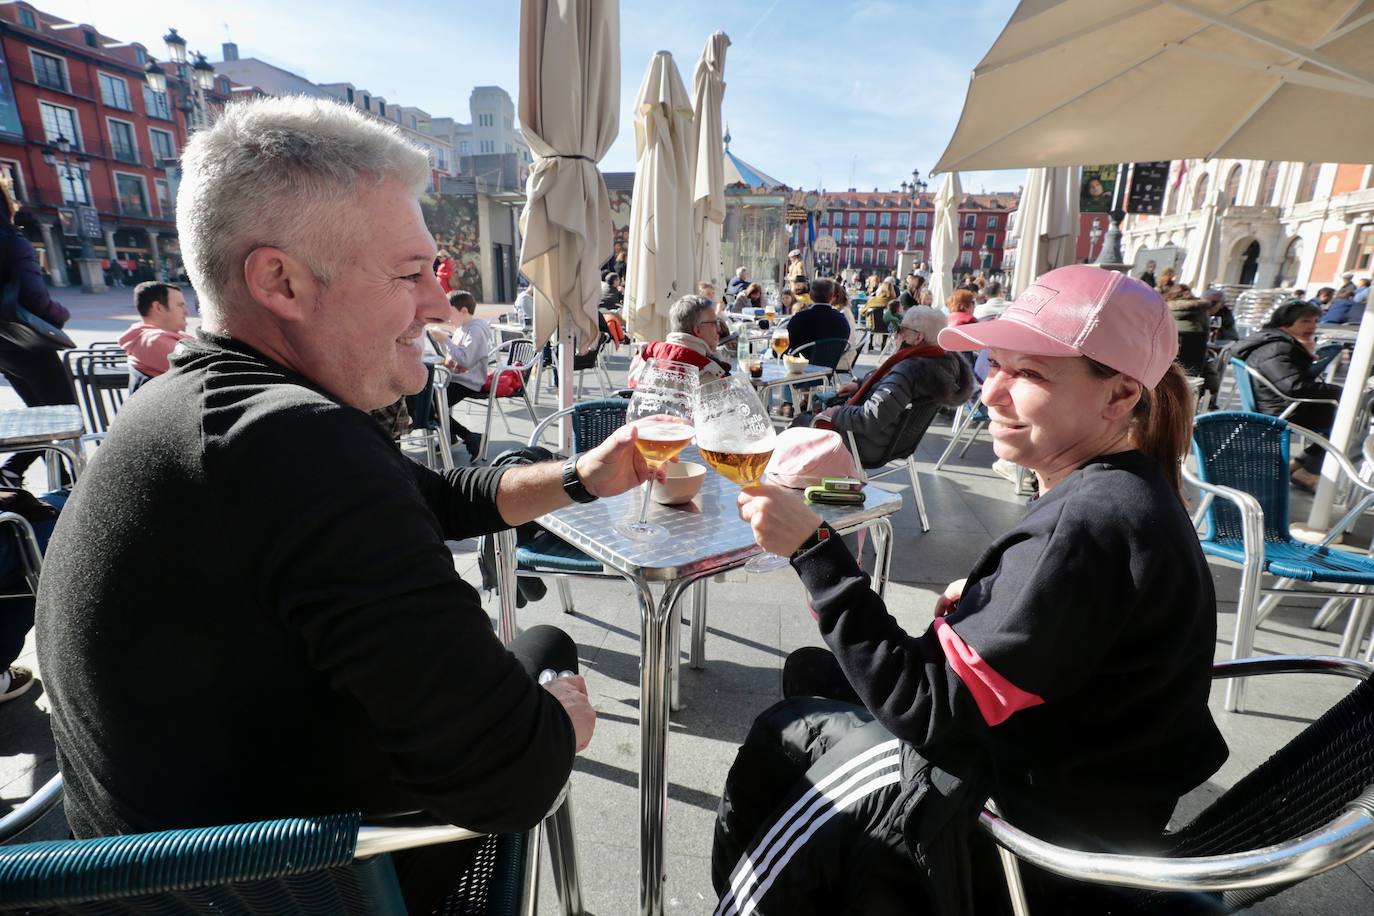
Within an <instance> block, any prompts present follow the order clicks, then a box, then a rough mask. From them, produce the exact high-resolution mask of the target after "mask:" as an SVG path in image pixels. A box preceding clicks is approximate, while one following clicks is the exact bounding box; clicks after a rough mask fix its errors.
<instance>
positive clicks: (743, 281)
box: [725, 267, 749, 301]
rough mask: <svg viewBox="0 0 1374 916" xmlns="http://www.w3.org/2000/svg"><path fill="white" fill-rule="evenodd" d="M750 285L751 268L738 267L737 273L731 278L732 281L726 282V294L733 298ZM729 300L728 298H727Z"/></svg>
mask: <svg viewBox="0 0 1374 916" xmlns="http://www.w3.org/2000/svg"><path fill="white" fill-rule="evenodd" d="M748 286H749V270H748V268H745V267H736V268H735V275H734V276H733V277H731V278H730V282H729V283H727V284H725V295H726V296H727V297H728V298H729V299H733V298H734V297H736V296H738V295H739V294H740V293H742V292H744V290H745V289H746V288H747V287H748ZM727 301H728V300H727Z"/></svg>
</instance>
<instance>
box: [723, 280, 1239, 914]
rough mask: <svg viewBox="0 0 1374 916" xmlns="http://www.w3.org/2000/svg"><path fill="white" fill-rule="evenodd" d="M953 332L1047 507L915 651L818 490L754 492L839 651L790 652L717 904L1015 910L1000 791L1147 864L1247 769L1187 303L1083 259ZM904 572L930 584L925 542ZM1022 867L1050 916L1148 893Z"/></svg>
mask: <svg viewBox="0 0 1374 916" xmlns="http://www.w3.org/2000/svg"><path fill="white" fill-rule="evenodd" d="M939 342H940V345H941V346H942V347H944V348H945V349H946V350H980V349H988V350H989V351H990V353H989V355H990V365H991V367H992V371H991V373H990V374H989V376H988V379H987V382H986V383H985V384H984V386H983V393H982V399H983V401H984V403H985V404H986V406H987V409H988V413H989V414H990V416H991V426H990V429H991V432H992V437H993V443H994V449H995V451H996V452H997V454H998V456H999V457H1001V458H1005V459H1007V460H1009V461H1014V462H1016V463H1017V464H1020V465H1023V466H1025V467H1028V468H1030V469H1032V470H1034V471H1035V472H1036V474H1037V475H1038V476H1039V478H1040V492H1041V495H1040V497H1039V498H1038V499H1037V500H1035V501H1034V502H1032V503H1031V504H1030V506H1029V507H1028V508H1027V510H1026V513H1025V516H1024V517H1023V518H1022V520H1021V521H1020V522H1019V523H1018V524H1016V525H1015V526H1014V527H1013V528H1012V529H1011V530H1010V531H1008V532H1006V533H1005V534H1003V535H1002V536H1001V537H998V538H997V539H995V540H994V541H993V543H992V544H991V546H989V547H988V548H987V550H986V551H985V552H984V553H983V555H982V556H981V557H980V558H979V559H978V560H977V562H976V563H975V564H974V565H973V568H972V570H971V571H970V573H969V575H968V578H967V579H964V580H961V581H959V582H956V583H954V584H952V585H951V586H950V587H949V588H948V589H947V590H946V591H945V593H944V595H943V596H941V598H940V599H939V601H938V602H937V604H936V609H935V614H936V617H935V620H934V622H933V623H932V624H931V626H930V627H929V628H928V629H926V630H925V632H924V633H921V634H919V635H911V634H909V633H907V632H905V631H904V630H903V629H902V628H901V627H900V626H899V625H898V624H897V622H896V621H895V620H894V619H893V618H892V617H891V616H890V615H889V614H888V613H887V611H886V609H885V607H884V606H883V602H882V599H880V598H879V597H878V596H877V595H876V594H875V593H874V592H873V591H872V590H871V589H870V588H869V582H868V577H867V576H865V575H864V574H863V573H862V572H861V571H860V570H859V567H858V565H857V564H856V563H855V561H854V558H853V557H852V556H851V555H850V553H849V551H848V550H847V549H846V547H845V546H844V544H843V543H842V542H841V541H840V539H839V538H838V537H836V536H834V533H833V532H832V531H830V529H829V528H827V527H826V526H825V525H824V524H823V523H822V522H821V520H820V518H819V517H818V516H817V515H816V514H815V513H814V512H812V510H811V509H810V508H809V507H808V506H806V505H805V503H804V502H802V500H801V499H800V498H799V497H798V496H797V495H796V494H795V493H794V492H792V491H789V490H786V489H783V488H780V487H771V486H764V487H759V488H752V489H751V490H750V491H749V492H748V493H747V494H741V497H740V505H741V513H742V514H743V516H744V518H745V519H746V520H748V521H749V522H750V523H751V524H752V526H753V529H754V534H755V537H756V538H757V540H758V542H759V544H761V545H762V546H763V547H764V548H765V549H767V550H771V551H773V552H775V553H779V554H782V555H784V556H786V555H791V556H792V565H793V567H794V568H795V569H796V570H797V573H798V575H799V576H800V577H801V580H802V582H803V584H804V585H805V586H806V588H807V590H808V592H809V593H810V598H811V604H812V607H813V609H814V613H815V615H816V617H817V620H818V622H819V624H820V632H821V635H822V637H823V638H824V639H825V641H826V644H827V645H828V646H829V649H830V652H832V653H833V655H831V654H830V653H826V652H825V650H799V651H798V652H796V653H793V655H792V656H791V657H789V659H788V661H787V664H786V666H785V668H784V673H783V693H784V695H785V696H787V697H788V699H786V700H784V701H783V702H782V703H780V704H778V705H776V706H774V707H772V708H771V709H769V710H767V711H766V712H765V713H763V714H762V715H761V716H760V717H759V719H758V720H757V721H756V723H755V725H754V728H753V730H752V731H751V733H750V736H749V738H748V739H747V740H746V742H745V745H744V747H743V748H741V750H740V754H739V756H738V758H737V759H736V761H735V764H734V766H733V767H732V769H731V772H730V776H729V778H728V779H727V781H726V788H725V794H724V798H723V800H722V803H721V813H720V817H719V819H718V821H717V826H716V833H715V846H714V849H713V855H712V876H713V878H714V880H715V882H716V888H717V891H718V892H719V893H720V895H721V902H720V905H719V907H718V909H717V912H718V913H723V914H734V913H742V912H747V911H750V910H752V911H755V912H759V913H821V912H863V913H887V912H893V913H896V912H904V913H972V912H976V913H980V914H981V913H985V912H987V913H993V912H1001V911H1004V910H1005V909H1006V908H1007V897H1006V891H1005V884H1004V882H1003V879H1002V876H1001V872H1000V868H999V866H998V864H997V861H996V857H995V856H993V855H991V847H990V841H988V840H987V839H986V838H985V837H984V836H983V835H982V834H981V833H978V832H977V831H976V830H975V828H974V826H973V824H974V818H975V817H976V814H977V812H978V810H979V809H980V808H981V806H982V804H983V802H984V800H985V799H986V798H988V797H991V798H993V799H994V800H995V801H996V802H997V803H998V804H999V805H1000V806H1001V808H1002V810H1003V811H1004V813H1006V815H1007V816H1008V817H1009V818H1010V819H1011V820H1012V821H1013V822H1015V823H1017V824H1018V825H1020V826H1022V827H1024V828H1027V829H1029V830H1031V831H1032V832H1033V833H1036V834H1038V835H1039V836H1041V837H1044V838H1046V839H1048V840H1050V841H1052V842H1057V843H1061V844H1064V845H1069V846H1075V847H1077V848H1081V849H1090V850H1092V849H1099V850H1111V851H1114V852H1140V851H1145V850H1149V849H1150V848H1151V847H1152V846H1155V845H1156V844H1157V843H1158V842H1159V840H1160V838H1161V836H1162V834H1163V831H1164V828H1165V825H1166V824H1167V822H1168V820H1169V816H1170V814H1171V813H1172V811H1173V808H1174V805H1175V803H1176V802H1177V800H1178V799H1179V797H1180V796H1182V795H1183V794H1185V793H1186V792H1188V791H1190V790H1191V789H1193V788H1194V787H1196V786H1197V785H1199V784H1200V783H1202V782H1203V781H1204V780H1206V779H1207V778H1208V777H1209V776H1210V775H1211V774H1212V773H1214V772H1215V771H1216V769H1217V768H1218V767H1219V766H1220V765H1221V763H1222V762H1223V761H1224V760H1225V759H1226V755H1227V749H1226V744H1225V742H1224V741H1223V739H1222V737H1221V735H1220V733H1219V732H1218V731H1217V728H1216V726H1215V724H1214V723H1213V721H1212V717H1211V714H1210V712H1209V710H1208V708H1207V694H1208V687H1209V672H1210V668H1211V663H1212V654H1213V645H1214V640H1215V637H1216V607H1215V596H1214V594H1213V590H1212V580H1211V576H1210V575H1209V573H1208V569H1207V564H1206V561H1205V560H1204V558H1203V555H1202V552H1201V550H1200V549H1199V548H1198V543H1197V535H1196V533H1195V531H1194V529H1193V527H1192V524H1191V522H1190V521H1189V518H1188V514H1187V512H1186V511H1185V509H1184V505H1183V500H1182V497H1181V495H1180V490H1179V488H1180V473H1179V463H1180V461H1181V459H1182V457H1183V455H1184V451H1185V448H1186V447H1187V443H1188V438H1189V432H1190V424H1191V404H1190V396H1189V393H1188V390H1187V386H1186V383H1185V382H1184V379H1183V376H1182V373H1181V371H1180V370H1179V369H1178V368H1177V367H1176V366H1175V365H1174V357H1175V355H1176V352H1177V348H1178V344H1177V335H1176V331H1175V328H1174V323H1173V320H1172V319H1171V318H1170V316H1169V311H1168V308H1167V307H1166V306H1165V304H1164V302H1163V300H1161V298H1160V297H1159V295H1158V294H1157V293H1156V292H1155V291H1153V290H1151V289H1150V288H1149V287H1148V286H1146V285H1145V284H1144V283H1141V282H1140V281H1139V280H1135V279H1133V278H1131V277H1128V276H1126V275H1125V274H1118V273H1112V272H1108V271H1104V270H1101V269H1099V268H1096V267H1091V266H1086V265H1078V266H1073V267H1065V268H1061V269H1059V270H1055V271H1051V272H1050V273H1047V274H1045V275H1044V276H1042V277H1040V278H1039V279H1038V280H1037V281H1036V282H1035V283H1034V284H1032V285H1031V286H1030V287H1029V288H1028V289H1027V290H1026V291H1025V292H1024V293H1022V294H1021V295H1020V296H1018V297H1017V299H1016V300H1015V301H1014V302H1013V303H1012V304H1011V305H1010V306H1009V307H1008V308H1007V311H1006V312H1005V313H1004V314H1003V315H1002V317H1001V318H999V319H998V320H997V321H993V322H980V323H976V324H966V325H963V326H961V327H951V328H946V329H945V330H943V331H941V332H940V338H939ZM898 560H899V561H900V562H902V563H903V565H904V566H905V567H906V568H907V569H910V570H915V571H918V573H919V569H920V562H921V555H920V552H919V551H916V552H914V554H913V555H912V556H909V557H900V556H899V557H898ZM1023 872H1024V873H1025V874H1026V877H1027V884H1028V892H1029V893H1030V894H1031V904H1032V907H1031V908H1032V911H1040V910H1042V909H1043V910H1044V911H1045V912H1054V913H1103V912H1107V911H1109V910H1112V909H1113V908H1114V907H1116V906H1117V905H1118V904H1122V903H1123V902H1124V901H1123V900H1122V897H1125V896H1128V895H1129V894H1132V893H1135V892H1128V891H1124V890H1122V891H1118V890H1116V889H1110V888H1103V887H1090V886H1085V885H1075V886H1073V887H1072V888H1071V889H1070V888H1067V887H1066V886H1065V885H1064V884H1062V883H1061V882H1059V881H1058V880H1057V879H1051V878H1049V877H1048V876H1046V875H1044V874H1041V873H1037V872H1035V871H1034V870H1033V869H1028V868H1027V869H1023ZM1166 909H1167V902H1161V903H1160V905H1156V906H1154V907H1153V910H1152V911H1156V912H1162V911H1165V910H1166Z"/></svg>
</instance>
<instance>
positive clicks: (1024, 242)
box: [1007, 169, 1048, 299]
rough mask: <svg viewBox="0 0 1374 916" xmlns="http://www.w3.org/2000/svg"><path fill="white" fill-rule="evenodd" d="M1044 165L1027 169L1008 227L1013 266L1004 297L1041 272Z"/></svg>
mask: <svg viewBox="0 0 1374 916" xmlns="http://www.w3.org/2000/svg"><path fill="white" fill-rule="evenodd" d="M1047 171H1048V170H1047V169H1027V170H1026V183H1025V185H1024V186H1023V187H1022V188H1021V199H1020V200H1019V201H1018V202H1017V204H1016V215H1015V219H1014V220H1013V221H1012V224H1011V228H1009V229H1008V230H1007V245H1008V246H1010V245H1011V244H1012V243H1013V242H1014V243H1015V245H1016V267H1015V269H1013V270H1012V274H1011V285H1010V286H1009V287H1008V288H1007V297H1008V298H1010V299H1015V298H1016V297H1017V296H1019V295H1021V291H1022V290H1024V289H1025V288H1026V287H1027V286H1030V284H1031V281H1032V280H1034V279H1035V278H1036V277H1038V276H1040V266H1039V265H1040V231H1039V227H1040V211H1041V209H1042V208H1043V207H1044V205H1045V176H1046V173H1047Z"/></svg>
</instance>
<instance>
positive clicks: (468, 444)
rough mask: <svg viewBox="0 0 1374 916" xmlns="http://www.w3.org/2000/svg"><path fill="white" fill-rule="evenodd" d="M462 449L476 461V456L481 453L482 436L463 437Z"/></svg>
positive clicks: (470, 435)
mask: <svg viewBox="0 0 1374 916" xmlns="http://www.w3.org/2000/svg"><path fill="white" fill-rule="evenodd" d="M463 448H465V449H467V450H468V454H469V455H470V456H472V459H473V460H474V461H475V460H477V456H478V454H480V453H481V451H482V434H481V433H468V434H467V435H466V436H464V437H463Z"/></svg>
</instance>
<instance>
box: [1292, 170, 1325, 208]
mask: <svg viewBox="0 0 1374 916" xmlns="http://www.w3.org/2000/svg"><path fill="white" fill-rule="evenodd" d="M1321 173H1322V164H1321V163H1320V162H1309V163H1307V165H1305V166H1303V167H1302V180H1301V181H1300V182H1298V200H1297V202H1298V203H1300V204H1303V203H1307V202H1308V201H1309V200H1316V198H1317V179H1318V178H1320V177H1321Z"/></svg>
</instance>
